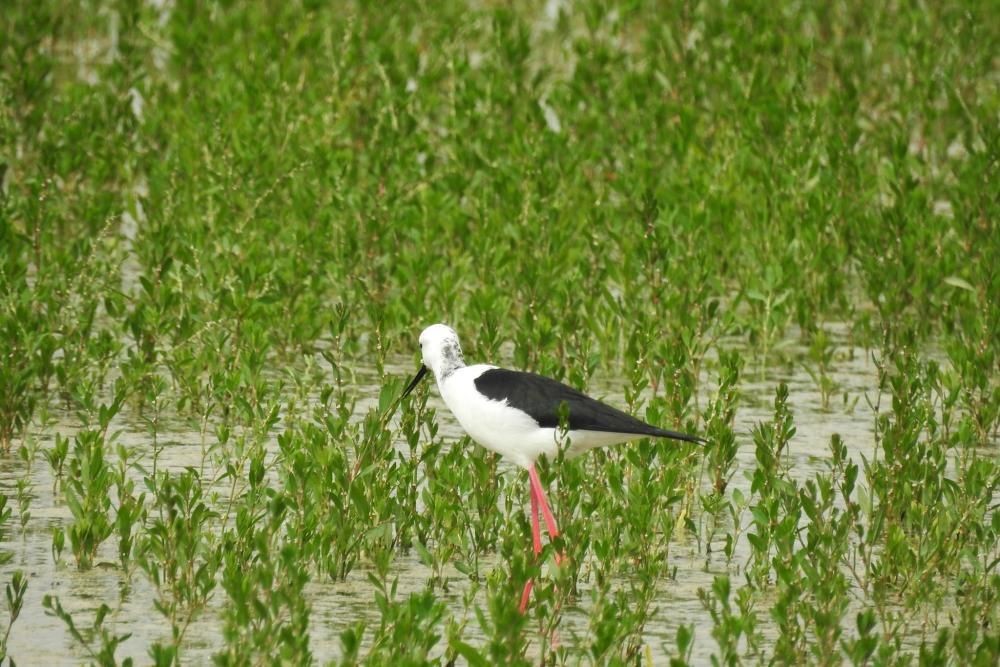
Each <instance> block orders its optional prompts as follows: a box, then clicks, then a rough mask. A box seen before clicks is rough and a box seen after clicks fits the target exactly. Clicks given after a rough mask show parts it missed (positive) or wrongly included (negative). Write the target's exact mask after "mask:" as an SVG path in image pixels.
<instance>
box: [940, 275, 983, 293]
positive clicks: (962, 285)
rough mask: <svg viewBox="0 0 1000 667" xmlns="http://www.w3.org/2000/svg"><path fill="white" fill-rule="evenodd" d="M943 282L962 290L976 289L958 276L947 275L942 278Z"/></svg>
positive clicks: (971, 290)
mask: <svg viewBox="0 0 1000 667" xmlns="http://www.w3.org/2000/svg"><path fill="white" fill-rule="evenodd" d="M944 282H945V283H947V284H948V285H951V286H952V287H957V288H959V289H964V290H966V291H968V292H972V293H975V291H976V288H974V287H973V286H972V285H970V284H969V283H968V282H966V281H964V280H962V279H961V278H959V277H958V276H948V277H947V278H945V279H944Z"/></svg>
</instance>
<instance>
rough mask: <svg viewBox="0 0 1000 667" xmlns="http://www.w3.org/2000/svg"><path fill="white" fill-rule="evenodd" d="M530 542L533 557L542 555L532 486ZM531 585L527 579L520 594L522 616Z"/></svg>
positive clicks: (540, 534) (525, 609)
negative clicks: (533, 553) (532, 548)
mask: <svg viewBox="0 0 1000 667" xmlns="http://www.w3.org/2000/svg"><path fill="white" fill-rule="evenodd" d="M531 540H532V546H533V547H534V550H535V556H538V554H540V553H542V530H541V527H540V526H539V525H538V494H536V493H535V487H534V485H532V486H531ZM532 585H533V582H532V580H531V579H528V581H526V582H525V583H524V591H523V592H522V593H521V606H520V607H519V609H520V611H521V613H522V614H523V613H524V612H525V611H527V609H528V600H529V599H530V598H531V587H532Z"/></svg>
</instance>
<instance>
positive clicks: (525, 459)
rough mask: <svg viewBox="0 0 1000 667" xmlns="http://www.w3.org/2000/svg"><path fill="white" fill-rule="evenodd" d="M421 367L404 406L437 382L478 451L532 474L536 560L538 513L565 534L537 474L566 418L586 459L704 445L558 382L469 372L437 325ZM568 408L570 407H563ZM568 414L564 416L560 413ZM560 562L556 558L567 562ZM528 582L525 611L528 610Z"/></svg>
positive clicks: (482, 367) (451, 333)
mask: <svg viewBox="0 0 1000 667" xmlns="http://www.w3.org/2000/svg"><path fill="white" fill-rule="evenodd" d="M419 343H420V355H421V365H420V367H419V368H418V369H417V372H416V374H415V375H414V376H413V379H412V380H411V381H410V382H409V384H408V385H407V386H406V388H405V389H404V390H403V393H402V394H401V396H400V400H402V399H405V398H406V397H407V396H408V395H409V394H410V393H411V392H412V391H413V390H414V389H415V388H416V387H417V385H418V384H420V381H421V380H423V378H424V377H425V376H426V375H427V374H428V373H431V374H433V375H434V379H435V380H436V381H437V387H438V391H439V392H440V394H441V398H442V399H444V402H445V405H447V406H448V409H449V410H450V411H451V413H452V414H453V415H454V416H455V419H457V420H458V423H459V424H460V425H461V426H462V428H463V429H464V430H465V432H466V433H468V434H469V436H470V437H471V438H472V439H473V440H474V441H475V442H477V443H478V444H480V445H482V446H483V447H485V448H487V449H489V450H491V451H494V452H496V453H497V454H499V455H500V456H501V457H503V458H504V459H507V460H508V461H510V462H512V463H514V464H515V465H517V466H519V467H521V468H524V469H526V470H527V471H528V479H529V482H530V488H531V537H532V548H533V551H534V555H535V557H536V558H537V557H538V555H539V554H540V553H541V551H542V540H541V528H540V522H539V514H541V517H542V519H543V520H544V521H545V528H546V530H547V531H548V533H549V539H550V541H551V540H553V539H555V538H556V537H558V536H559V527H558V525H557V524H556V520H555V516H554V515H553V514H552V509H551V507H550V506H549V502H548V499H547V498H546V495H545V489H544V488H543V487H542V483H541V480H540V479H539V477H538V471H537V470H536V469H535V462H536V461H537V460H538V458H539V457H540V456H542V455H543V454H544V455H546V456H547V457H553V456H555V455H556V453H557V452H558V450H559V447H560V434H559V427H560V415H561V414H563V415H565V419H566V420H567V421H566V427H567V432H566V435H567V436H568V439H569V443H568V445H567V446H566V450H565V455H566V456H567V457H568V458H572V457H575V456H579V455H580V454H583V453H584V452H586V451H588V450H591V449H593V448H595V447H607V446H610V445H615V444H620V443H623V442H629V441H632V440H638V439H640V438H666V439H670V440H678V441H682V442H689V443H696V444H698V443H704V442H705V440H704V439H703V438H700V437H698V436H695V435H689V434H687V433H679V432H676V431H668V430H665V429H661V428H658V427H656V426H653V425H651V424H647V423H646V422H644V421H642V420H640V419H636V418H635V417H633V416H632V415H629V414H628V413H625V412H622V411H621V410H618V409H616V408H613V407H611V406H610V405H607V404H605V403H602V402H600V401H598V400H596V399H593V398H591V397H589V396H587V395H586V394H584V393H582V392H580V391H578V390H576V389H574V388H573V387H570V386H568V385H565V384H563V383H562V382H559V381H557V380H553V379H552V378H549V377H545V376H542V375H537V374H535V373H530V372H526V371H517V370H508V369H505V368H499V367H497V366H494V365H491V364H473V365H471V366H468V365H466V363H465V357H464V355H463V354H462V347H461V345H460V344H459V340H458V334H457V333H456V332H455V330H454V329H452V328H451V327H450V326H448V325H446V324H432V325H431V326H429V327H427V328H426V329H424V330H423V331H422V332H421V333H420V338H419ZM563 406H565V407H563ZM561 411H562V412H561ZM560 560H561V555H557V556H556V562H557V563H558V562H560ZM531 589H532V581H531V580H530V579H529V580H528V581H527V582H526V583H525V586H524V590H523V592H522V594H521V602H520V606H519V609H520V611H521V613H524V612H525V611H526V610H527V607H528V602H529V599H530V597H531Z"/></svg>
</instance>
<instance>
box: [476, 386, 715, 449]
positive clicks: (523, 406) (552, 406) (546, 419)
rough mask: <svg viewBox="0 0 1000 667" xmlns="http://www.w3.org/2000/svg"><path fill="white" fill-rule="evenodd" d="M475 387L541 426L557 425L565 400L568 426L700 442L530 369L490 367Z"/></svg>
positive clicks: (574, 428)
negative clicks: (647, 421) (639, 417)
mask: <svg viewBox="0 0 1000 667" xmlns="http://www.w3.org/2000/svg"><path fill="white" fill-rule="evenodd" d="M476 389H477V390H478V391H479V393H481V394H483V395H484V396H486V397H487V398H490V399H493V400H494V401H503V400H506V401H507V404H508V405H509V406H511V407H512V408H517V409H518V410H522V411H524V412H526V413H528V414H529V415H531V417H532V418H533V419H534V420H535V421H536V422H538V425H539V426H541V427H543V428H556V427H557V426H559V406H560V405H561V404H562V403H566V405H567V407H568V408H569V428H570V430H579V431H602V432H606V433H635V434H638V435H648V436H650V437H654V438H672V439H674V440H684V441H687V442H704V440H703V439H702V438H698V437H696V436H693V435H687V434H686V433H676V432H674V431H666V430H663V429H660V428H656V427H655V426H651V425H650V424H647V423H646V422H644V421H641V420H639V419H636V418H635V417H633V416H632V415H630V414H627V413H624V412H622V411H621V410H616V409H615V408H613V407H611V406H610V405H605V404H604V403H601V402H600V401H595V400H594V399H592V398H590V397H589V396H587V395H585V394H583V393H581V392H579V391H577V390H576V389H573V388H572V387H569V386H567V385H564V384H563V383H561V382H556V381H555V380H553V379H552V378H547V377H544V376H542V375H535V374H534V373H525V372H523V371H510V370H506V369H504V368H493V369H490V370H488V371H486V372H484V373H483V374H482V375H480V376H479V377H478V378H476Z"/></svg>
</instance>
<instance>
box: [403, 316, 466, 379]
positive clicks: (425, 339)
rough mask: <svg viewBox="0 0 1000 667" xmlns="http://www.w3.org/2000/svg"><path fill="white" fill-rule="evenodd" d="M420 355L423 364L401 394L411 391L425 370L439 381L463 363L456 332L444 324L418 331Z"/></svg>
mask: <svg viewBox="0 0 1000 667" xmlns="http://www.w3.org/2000/svg"><path fill="white" fill-rule="evenodd" d="M420 356H421V361H422V362H423V366H421V367H420V370H418V371H417V374H416V376H414V378H413V380H412V381H411V382H410V384H409V385H408V386H407V387H406V390H405V391H404V392H403V396H406V395H407V394H409V393H410V392H411V391H413V389H414V388H415V387H416V386H417V384H418V383H419V382H420V380H421V379H423V377H424V375H425V374H426V373H427V371H431V372H432V373H434V376H435V377H436V378H437V379H438V381H439V382H440V381H441V380H443V379H444V378H446V377H448V375H450V374H451V372H452V371H454V370H455V369H456V368H461V367H462V366H464V365H465V358H464V357H463V356H462V346H461V345H459V343H458V334H457V333H455V330H454V329H452V328H451V327H449V326H448V325H446V324H432V325H431V326H429V327H427V328H426V329H424V330H423V331H422V332H421V333H420Z"/></svg>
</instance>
